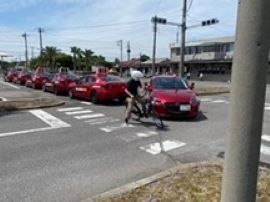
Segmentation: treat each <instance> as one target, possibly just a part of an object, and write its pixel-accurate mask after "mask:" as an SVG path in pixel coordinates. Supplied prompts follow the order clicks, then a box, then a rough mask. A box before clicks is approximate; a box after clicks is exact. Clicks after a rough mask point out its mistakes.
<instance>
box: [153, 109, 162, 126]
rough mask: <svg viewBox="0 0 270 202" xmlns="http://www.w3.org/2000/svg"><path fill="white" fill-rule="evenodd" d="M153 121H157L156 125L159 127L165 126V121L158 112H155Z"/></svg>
mask: <svg viewBox="0 0 270 202" xmlns="http://www.w3.org/2000/svg"><path fill="white" fill-rule="evenodd" d="M153 121H154V122H155V125H156V127H157V128H158V129H163V128H164V123H163V121H162V119H161V118H160V117H159V116H158V114H157V113H156V112H154V113H153Z"/></svg>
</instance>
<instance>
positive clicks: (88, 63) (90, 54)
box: [82, 49, 94, 70]
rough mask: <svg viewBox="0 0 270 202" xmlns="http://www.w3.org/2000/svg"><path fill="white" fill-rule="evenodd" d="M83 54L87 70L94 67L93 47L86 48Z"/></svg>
mask: <svg viewBox="0 0 270 202" xmlns="http://www.w3.org/2000/svg"><path fill="white" fill-rule="evenodd" d="M82 54H83V56H84V61H85V67H86V69H87V70H91V68H92V65H93V63H92V62H93V61H92V58H93V54H94V52H93V51H92V50H91V49H85V50H84V51H83V52H82Z"/></svg>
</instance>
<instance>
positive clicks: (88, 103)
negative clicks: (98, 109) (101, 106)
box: [81, 102, 92, 105]
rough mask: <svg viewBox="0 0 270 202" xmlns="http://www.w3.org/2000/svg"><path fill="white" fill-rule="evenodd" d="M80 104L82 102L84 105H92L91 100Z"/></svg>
mask: <svg viewBox="0 0 270 202" xmlns="http://www.w3.org/2000/svg"><path fill="white" fill-rule="evenodd" d="M81 104H84V105H92V103H91V102H81Z"/></svg>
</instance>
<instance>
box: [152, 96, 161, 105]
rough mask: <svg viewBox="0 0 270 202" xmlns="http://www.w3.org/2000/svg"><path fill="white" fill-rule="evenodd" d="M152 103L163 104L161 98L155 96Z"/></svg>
mask: <svg viewBox="0 0 270 202" xmlns="http://www.w3.org/2000/svg"><path fill="white" fill-rule="evenodd" d="M152 104H153V105H162V102H161V100H160V99H158V98H154V99H153V101H152Z"/></svg>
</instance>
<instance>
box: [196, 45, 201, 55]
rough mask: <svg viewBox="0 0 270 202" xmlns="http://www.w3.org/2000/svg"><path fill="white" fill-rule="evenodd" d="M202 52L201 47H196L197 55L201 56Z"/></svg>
mask: <svg viewBox="0 0 270 202" xmlns="http://www.w3.org/2000/svg"><path fill="white" fill-rule="evenodd" d="M201 52H202V47H201V46H196V47H195V53H196V54H199V53H201Z"/></svg>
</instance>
